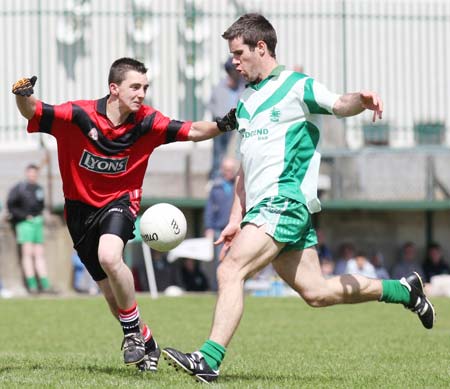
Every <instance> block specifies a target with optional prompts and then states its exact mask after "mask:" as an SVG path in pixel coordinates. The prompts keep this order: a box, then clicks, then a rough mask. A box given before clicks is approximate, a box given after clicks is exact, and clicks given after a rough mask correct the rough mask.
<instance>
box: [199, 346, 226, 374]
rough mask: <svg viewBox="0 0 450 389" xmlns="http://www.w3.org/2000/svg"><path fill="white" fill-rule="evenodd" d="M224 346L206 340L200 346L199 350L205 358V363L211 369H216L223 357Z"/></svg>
mask: <svg viewBox="0 0 450 389" xmlns="http://www.w3.org/2000/svg"><path fill="white" fill-rule="evenodd" d="M225 351H226V349H225V347H223V346H221V345H220V344H219V343H216V342H213V341H212V340H207V341H206V342H205V343H203V346H202V347H201V348H200V352H201V353H202V355H203V358H205V361H206V363H207V364H208V365H209V367H210V368H211V369H213V370H217V369H218V368H219V366H220V364H221V363H222V361H223V358H224V357H225Z"/></svg>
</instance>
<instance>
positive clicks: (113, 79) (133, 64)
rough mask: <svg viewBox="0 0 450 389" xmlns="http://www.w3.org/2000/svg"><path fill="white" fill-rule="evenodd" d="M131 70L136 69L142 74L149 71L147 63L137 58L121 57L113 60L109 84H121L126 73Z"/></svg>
mask: <svg viewBox="0 0 450 389" xmlns="http://www.w3.org/2000/svg"><path fill="white" fill-rule="evenodd" d="M130 70H135V71H136V72H139V73H142V74H145V73H147V68H146V67H145V65H144V64H143V63H142V62H140V61H138V60H137V59H133V58H127V57H124V58H119V59H117V60H115V61H114V62H113V64H112V65H111V68H110V69H109V76H108V84H111V83H115V84H118V85H120V84H121V82H122V81H123V80H125V74H126V73H127V72H129V71H130Z"/></svg>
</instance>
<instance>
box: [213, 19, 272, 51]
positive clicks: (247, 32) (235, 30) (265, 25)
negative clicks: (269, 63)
mask: <svg viewBox="0 0 450 389" xmlns="http://www.w3.org/2000/svg"><path fill="white" fill-rule="evenodd" d="M239 37H242V41H243V43H244V44H245V45H248V46H249V47H250V49H251V50H253V49H254V48H255V47H256V44H257V43H258V42H259V41H264V42H265V43H266V45H267V48H268V50H269V54H270V55H271V57H274V58H275V57H276V55H275V47H276V46H277V33H276V32H275V29H274V28H273V26H272V25H271V24H270V22H269V21H268V20H267V19H266V18H265V17H264V16H262V15H260V14H257V13H249V14H245V15H242V16H241V17H240V18H239V19H238V20H236V21H235V22H234V23H233V24H232V25H231V26H230V27H229V28H228V29H227V30H226V31H225V32H224V33H223V34H222V38H223V39H227V40H228V41H230V40H233V39H235V38H239Z"/></svg>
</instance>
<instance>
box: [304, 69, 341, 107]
mask: <svg viewBox="0 0 450 389" xmlns="http://www.w3.org/2000/svg"><path fill="white" fill-rule="evenodd" d="M339 97H340V95H338V94H336V93H333V92H330V91H329V90H328V89H327V88H326V87H325V86H324V85H323V84H321V83H320V82H317V81H315V80H314V79H313V78H308V79H307V80H306V81H305V84H304V90H303V101H304V102H305V104H306V105H307V107H308V110H309V112H310V113H312V114H324V115H330V114H333V106H334V104H335V103H336V100H337V99H338V98H339Z"/></svg>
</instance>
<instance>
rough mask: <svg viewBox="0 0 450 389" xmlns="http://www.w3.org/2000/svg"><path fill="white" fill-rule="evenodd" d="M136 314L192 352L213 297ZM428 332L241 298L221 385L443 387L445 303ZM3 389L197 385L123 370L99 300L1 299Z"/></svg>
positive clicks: (374, 309)
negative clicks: (240, 316)
mask: <svg viewBox="0 0 450 389" xmlns="http://www.w3.org/2000/svg"><path fill="white" fill-rule="evenodd" d="M138 301H139V304H140V310H141V314H142V315H143V317H144V318H145V320H146V321H147V322H148V323H149V324H150V326H151V327H152V329H153V331H154V334H155V337H156V339H157V340H158V342H159V343H160V345H161V346H162V347H166V346H172V347H176V348H179V349H181V350H183V351H193V350H194V349H197V348H198V347H200V345H201V344H202V343H203V341H204V340H205V339H206V338H207V336H208V331H209V328H210V320H211V317H212V312H213V308H214V303H215V299H214V296H210V295H209V296H208V295H204V296H187V297H182V298H166V297H163V298H160V299H158V300H151V299H150V298H149V297H147V296H145V295H140V296H139V299H138ZM433 301H434V303H435V305H436V309H437V312H438V322H437V324H436V327H435V328H434V329H433V330H431V331H428V330H425V329H423V328H422V326H421V324H420V322H419V320H418V319H417V318H416V317H415V316H414V315H413V314H412V313H410V312H408V311H407V310H405V309H404V308H403V307H402V306H397V305H391V304H384V303H375V302H374V303H369V304H360V305H354V306H343V305H341V306H335V307H330V308H323V309H313V308H310V307H308V306H306V304H305V303H303V302H302V301H301V300H299V299H295V298H255V297H248V298H247V300H246V311H245V313H244V317H243V319H242V322H241V326H240V328H239V330H238V331H237V333H236V335H235V337H234V339H233V341H232V343H231V345H230V346H229V348H228V351H227V355H226V358H225V361H224V363H223V365H222V367H221V376H220V378H219V381H218V383H217V384H216V385H215V386H216V387H219V388H300V387H301V388H424V387H427V388H447V387H450V367H449V365H448V356H449V350H450V304H449V300H448V299H443V298H442V299H434V300H433ZM0 315H1V316H0V345H1V346H0V387H1V388H8V389H9V388H58V389H59V388H133V389H134V388H199V387H200V386H199V385H200V384H199V383H196V382H195V381H194V380H192V379H191V378H190V377H188V376H187V375H185V374H183V375H182V374H177V375H176V374H173V373H174V370H173V369H172V368H170V367H169V366H168V365H167V363H166V362H165V361H164V360H161V362H160V370H159V371H158V373H156V374H151V373H145V374H142V373H139V372H138V371H137V370H135V369H134V368H132V367H126V366H124V365H123V363H122V359H121V358H122V354H121V351H120V344H121V340H122V333H121V329H120V327H119V325H118V324H117V323H116V322H115V320H114V319H113V317H112V316H111V315H110V314H109V311H108V309H107V306H106V303H105V302H104V301H103V299H102V298H100V297H98V298H97V297H96V298H73V299H59V298H58V299H41V298H36V299H10V300H0Z"/></svg>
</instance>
